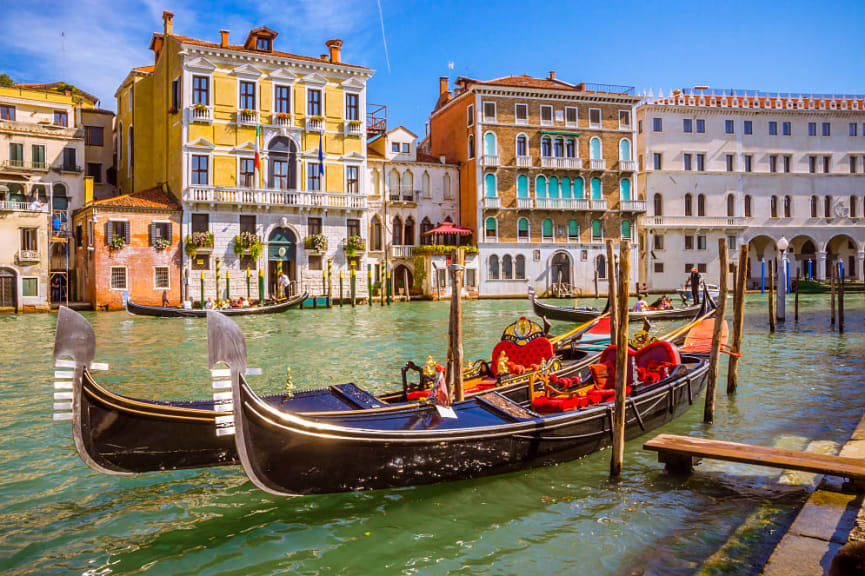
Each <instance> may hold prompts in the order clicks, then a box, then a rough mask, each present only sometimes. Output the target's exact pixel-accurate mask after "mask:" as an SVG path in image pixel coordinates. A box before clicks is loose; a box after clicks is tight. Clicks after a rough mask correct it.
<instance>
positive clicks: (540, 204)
mask: <svg viewBox="0 0 865 576" xmlns="http://www.w3.org/2000/svg"><path fill="white" fill-rule="evenodd" d="M535 205H536V206H537V208H538V209H540V210H591V207H592V201H591V200H586V199H584V198H535Z"/></svg>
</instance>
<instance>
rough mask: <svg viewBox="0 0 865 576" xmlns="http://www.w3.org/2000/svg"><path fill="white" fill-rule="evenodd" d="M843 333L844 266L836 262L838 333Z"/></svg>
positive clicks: (839, 261)
mask: <svg viewBox="0 0 865 576" xmlns="http://www.w3.org/2000/svg"><path fill="white" fill-rule="evenodd" d="M843 331H844V266H843V265H842V264H841V260H840V259H839V260H838V332H843Z"/></svg>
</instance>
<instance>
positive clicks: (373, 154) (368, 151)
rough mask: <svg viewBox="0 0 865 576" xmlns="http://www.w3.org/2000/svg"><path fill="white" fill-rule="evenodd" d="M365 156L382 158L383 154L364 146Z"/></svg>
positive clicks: (374, 158)
mask: <svg viewBox="0 0 865 576" xmlns="http://www.w3.org/2000/svg"><path fill="white" fill-rule="evenodd" d="M366 157H367V158H372V159H373V160H384V154H379V153H378V152H376V151H375V150H373V149H372V148H370V147H369V146H367V147H366Z"/></svg>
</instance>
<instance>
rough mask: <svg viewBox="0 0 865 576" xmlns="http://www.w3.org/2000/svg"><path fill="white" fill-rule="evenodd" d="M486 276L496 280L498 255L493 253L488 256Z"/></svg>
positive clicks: (497, 277)
mask: <svg viewBox="0 0 865 576" xmlns="http://www.w3.org/2000/svg"><path fill="white" fill-rule="evenodd" d="M487 277H488V278H489V279H490V280H498V279H499V257H498V256H496V255H495V254H493V255H492V256H490V260H489V273H488V275H487Z"/></svg>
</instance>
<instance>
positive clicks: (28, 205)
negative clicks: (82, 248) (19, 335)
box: [0, 82, 110, 311]
mask: <svg viewBox="0 0 865 576" xmlns="http://www.w3.org/2000/svg"><path fill="white" fill-rule="evenodd" d="M97 104H98V100H97V99H96V97H94V96H91V95H89V94H86V93H84V92H81V91H80V90H78V89H76V88H75V87H73V86H70V85H68V84H64V83H61V82H55V83H52V84H23V85H14V86H9V87H0V309H6V310H15V311H22V310H38V309H47V308H48V306H49V302H50V301H51V300H55V301H57V300H60V299H61V297H62V298H63V299H64V300H65V296H66V292H67V291H66V287H67V285H71V286H73V287H74V285H75V283H74V278H72V277H71V274H70V273H69V270H70V268H73V267H74V262H72V261H70V259H69V258H67V257H66V256H67V254H68V251H67V242H68V241H69V239H70V238H69V227H68V222H69V214H70V213H71V211H72V210H75V209H76V208H79V207H80V206H81V205H82V204H83V202H84V190H85V181H86V180H87V179H86V178H85V175H84V164H85V160H86V157H85V141H86V138H87V134H88V131H87V128H86V125H85V123H84V121H83V117H84V115H85V114H86V112H85V111H91V110H95V107H96V105H97ZM109 114H110V113H109ZM109 126H110V123H109ZM108 135H109V137H110V129H109V132H108ZM109 143H110V141H109Z"/></svg>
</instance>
